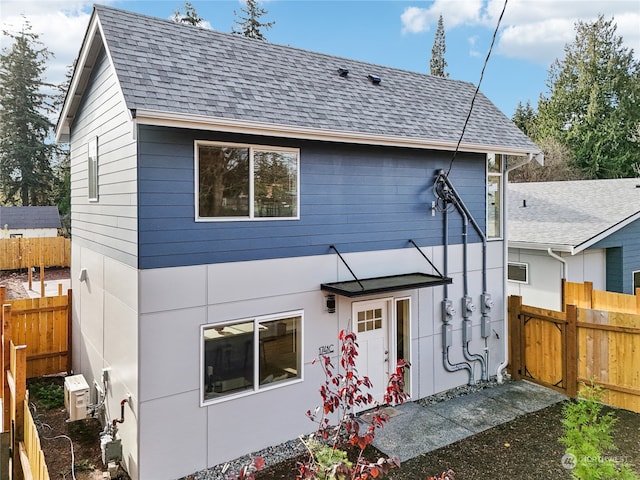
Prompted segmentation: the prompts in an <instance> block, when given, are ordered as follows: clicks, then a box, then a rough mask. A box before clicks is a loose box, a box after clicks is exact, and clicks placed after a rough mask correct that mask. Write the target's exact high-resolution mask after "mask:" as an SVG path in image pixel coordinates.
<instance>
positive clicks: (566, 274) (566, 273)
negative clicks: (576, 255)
mask: <svg viewBox="0 0 640 480" xmlns="http://www.w3.org/2000/svg"><path fill="white" fill-rule="evenodd" d="M547 253H548V254H549V256H550V257H551V258H555V259H556V260H558V261H559V262H560V263H562V278H564V279H565V280H567V281H568V280H569V265H567V261H566V260H565V259H564V258H562V257H561V256H560V255H557V254H555V253H553V250H551V248H547Z"/></svg>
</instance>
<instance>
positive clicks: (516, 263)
mask: <svg viewBox="0 0 640 480" xmlns="http://www.w3.org/2000/svg"><path fill="white" fill-rule="evenodd" d="M511 265H513V266H517V267H524V272H525V275H524V276H525V279H524V281H522V280H514V279H512V278H509V267H510V266H511ZM507 280H508V281H509V282H513V283H521V284H523V285H528V284H529V264H528V263H524V262H507Z"/></svg>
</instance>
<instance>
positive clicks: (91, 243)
mask: <svg viewBox="0 0 640 480" xmlns="http://www.w3.org/2000/svg"><path fill="white" fill-rule="evenodd" d="M132 128H133V123H132V122H131V121H130V119H129V115H128V113H127V111H126V107H125V105H124V102H123V99H122V93H121V91H120V88H119V86H118V82H117V78H116V76H115V74H114V71H113V69H112V68H111V65H110V63H109V60H108V58H107V56H106V55H105V53H104V50H102V52H101V53H100V54H99V56H98V58H97V59H96V64H95V66H94V70H93V73H92V75H91V79H90V80H89V84H88V88H87V91H86V92H85V95H84V98H83V101H82V104H81V106H80V108H79V111H78V116H77V118H76V119H75V121H74V124H73V126H72V135H71V141H70V144H71V178H72V183H71V228H72V232H73V242H74V243H76V244H77V245H80V246H87V247H89V248H91V250H93V251H95V252H97V253H101V254H104V255H106V256H108V257H111V258H114V259H116V260H118V261H120V262H122V263H124V264H126V265H130V266H133V267H137V194H136V188H137V186H136V182H137V177H136V168H135V167H136V140H135V138H134V132H133V130H132ZM96 136H97V137H98V158H99V160H98V193H99V197H98V201H97V202H90V201H89V200H88V192H87V185H88V169H87V143H88V141H89V140H90V139H91V138H94V137H96Z"/></svg>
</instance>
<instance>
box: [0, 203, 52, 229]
mask: <svg viewBox="0 0 640 480" xmlns="http://www.w3.org/2000/svg"><path fill="white" fill-rule="evenodd" d="M5 225H6V226H7V228H8V229H9V230H18V229H30V228H60V227H61V225H60V214H59V213H58V207H0V228H5Z"/></svg>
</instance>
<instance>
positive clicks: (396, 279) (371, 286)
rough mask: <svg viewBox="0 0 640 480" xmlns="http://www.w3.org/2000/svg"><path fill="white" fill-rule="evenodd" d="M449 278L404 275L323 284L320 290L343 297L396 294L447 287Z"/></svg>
mask: <svg viewBox="0 0 640 480" xmlns="http://www.w3.org/2000/svg"><path fill="white" fill-rule="evenodd" d="M451 283H452V280H451V278H448V277H440V276H437V275H429V274H426V273H405V274H402V275H391V276H388V277H376V278H364V279H360V280H349V281H346V282H334V283H323V284H322V285H320V289H321V290H323V291H325V292H331V293H335V294H337V295H342V296H343V297H349V298H352V297H362V296H364V295H373V294H376V293H385V292H397V291H398V290H409V289H412V288H425V287H435V286H438V285H449V284H451Z"/></svg>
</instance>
